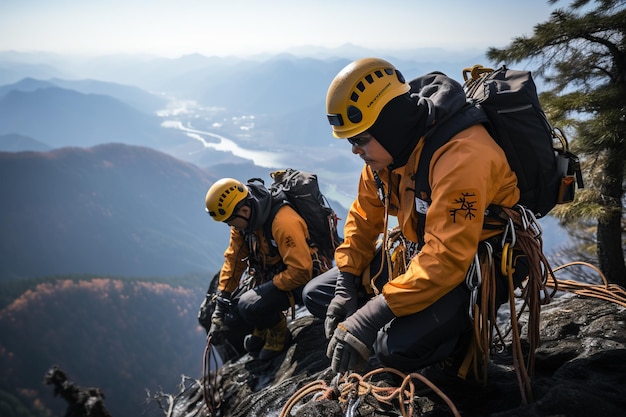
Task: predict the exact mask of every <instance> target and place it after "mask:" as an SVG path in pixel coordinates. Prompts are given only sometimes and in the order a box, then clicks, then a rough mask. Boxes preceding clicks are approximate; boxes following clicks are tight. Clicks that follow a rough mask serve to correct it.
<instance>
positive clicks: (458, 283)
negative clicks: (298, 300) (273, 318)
mask: <svg viewBox="0 0 626 417" xmlns="http://www.w3.org/2000/svg"><path fill="white" fill-rule="evenodd" d="M437 76H438V75H437V74H436V73H433V74H432V77H431V78H432V80H434V82H433V83H432V84H430V85H428V86H427V87H428V88H424V90H423V95H422V94H420V93H419V92H418V93H417V94H411V93H410V92H409V88H410V86H409V84H408V83H407V82H406V81H405V79H404V77H403V76H402V74H401V73H400V72H399V71H398V70H397V69H396V68H395V67H394V66H393V65H392V64H390V63H389V62H387V61H385V60H382V59H376V58H365V59H361V60H357V61H354V62H352V63H351V64H349V65H348V66H346V67H345V68H344V69H343V70H342V71H341V72H339V74H337V76H336V77H335V79H334V80H333V81H332V83H331V84H330V87H329V89H328V93H327V97H326V109H327V113H328V119H329V122H330V124H331V126H332V130H333V135H334V136H335V137H337V138H339V139H348V142H349V143H350V144H351V146H352V152H353V153H354V154H356V155H358V156H359V157H360V158H361V159H363V161H364V162H365V165H364V167H363V170H362V171H361V176H360V180H359V185H358V194H357V197H356V199H355V200H354V202H353V203H352V206H351V207H350V210H349V213H348V216H347V219H346V222H345V227H344V242H343V244H342V245H340V246H339V247H338V249H337V250H336V253H335V260H336V264H337V267H336V268H334V269H331V270H330V271H328V272H326V273H324V274H322V275H320V276H318V277H316V278H315V279H313V280H312V281H311V282H310V283H309V284H307V286H306V287H305V290H304V294H303V297H304V301H305V305H306V306H307V308H308V309H309V310H310V311H311V313H313V314H314V315H316V316H318V317H321V318H324V319H325V330H326V335H327V337H328V338H329V339H330V342H329V344H328V350H327V355H328V356H329V358H330V359H331V364H332V368H333V369H334V370H335V371H338V372H342V371H346V370H359V369H360V368H361V369H362V368H363V367H364V366H365V364H366V362H367V360H368V358H370V355H371V354H372V351H373V352H374V353H375V354H376V357H377V359H378V361H379V362H380V363H382V364H383V365H385V366H391V367H394V368H396V369H401V370H404V371H414V370H417V369H420V368H423V367H425V366H427V365H430V364H434V363H438V362H441V361H443V360H444V359H446V358H448V357H450V355H452V354H453V352H455V351H456V349H458V347H459V344H461V343H462V342H463V340H465V337H464V336H465V335H467V332H468V329H469V325H470V319H469V315H468V308H469V303H470V290H469V289H468V288H467V287H466V285H465V276H466V273H467V271H468V268H469V267H470V263H471V262H472V261H473V259H474V256H475V254H476V252H477V248H478V245H479V242H480V241H483V240H485V239H488V238H490V237H492V236H494V235H497V234H499V233H501V230H488V229H485V228H484V227H483V226H484V224H485V221H486V220H487V219H486V218H485V211H486V209H487V207H488V206H489V205H490V204H496V205H500V206H506V207H512V206H513V205H515V204H516V203H517V201H518V200H519V189H518V187H517V179H516V176H515V174H514V173H513V172H512V170H511V168H510V167H509V164H508V162H507V159H506V156H505V154H504V152H503V151H502V149H501V148H500V147H499V146H498V145H497V144H496V143H495V142H494V140H493V139H492V138H491V136H490V135H489V134H488V133H487V131H486V129H485V128H484V127H483V125H482V124H481V123H482V122H483V121H484V120H485V119H484V114H482V113H481V112H477V113H473V112H475V110H472V109H475V107H474V106H468V109H467V111H466V112H465V114H464V116H457V115H460V114H462V113H463V111H465V107H464V105H465V94H464V92H463V90H462V87H461V86H460V85H459V88H458V89H457V90H454V91H440V92H439V91H437V88H438V87H439V86H438V84H437V82H436V80H437ZM432 80H430V81H432ZM438 93H442V94H438ZM435 104H436V105H435ZM470 107H471V109H470ZM434 109H437V112H436V113H435V111H434ZM447 112H449V114H452V113H453V112H454V117H451V118H450V119H448V120H446V119H447V116H449V114H447ZM457 117H458V119H455V118H457ZM444 120H446V123H448V124H449V123H458V124H459V126H458V129H456V132H457V133H455V134H454V135H453V136H452V138H451V139H450V140H449V141H448V142H447V143H446V144H444V145H443V146H441V147H440V148H439V149H437V150H436V151H435V153H434V155H433V157H432V159H431V160H430V164H429V166H418V162H419V159H420V154H421V152H422V149H423V147H424V139H423V138H424V136H425V134H426V133H427V132H428V131H429V130H430V129H433V128H435V127H439V124H441V123H443V121H444ZM455 120H456V121H455ZM423 169H427V170H429V178H430V187H431V193H430V195H428V194H427V193H425V192H423V191H422V190H418V191H416V182H415V174H416V172H418V170H423ZM388 215H390V216H395V217H397V222H398V226H399V228H400V230H401V232H402V234H403V236H404V238H405V239H406V240H407V241H408V242H409V243H411V244H412V245H413V249H415V250H414V254H413V255H414V256H413V257H412V260H411V262H410V263H409V265H408V267H407V270H406V272H404V273H403V274H401V275H399V276H397V277H391V278H390V277H388V276H387V272H388V268H387V265H384V267H383V268H382V269H381V268H379V267H380V263H381V259H382V257H381V256H377V255H376V253H377V250H376V249H377V241H378V240H379V238H380V235H381V234H383V233H384V232H385V231H386V228H387V218H388V217H387V216H388ZM424 220H426V221H425V223H424ZM378 254H379V255H380V251H379V252H378ZM377 275H378V276H377ZM376 276H377V278H376V279H374V280H372V281H370V279H371V278H372V277H376Z"/></svg>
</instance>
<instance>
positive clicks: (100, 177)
mask: <svg viewBox="0 0 626 417" xmlns="http://www.w3.org/2000/svg"><path fill="white" fill-rule="evenodd" d="M0 177H2V178H3V179H4V180H3V181H2V183H1V184H0V195H2V202H1V203H0V230H2V239H0V257H1V258H2V260H1V262H0V280H6V279H8V278H12V277H21V278H23V277H36V276H44V275H54V274H67V273H101V274H110V275H125V276H175V275H181V274H184V273H188V272H212V271H215V270H217V269H218V268H219V266H220V265H221V254H222V253H223V251H224V249H225V247H226V244H227V242H228V230H227V228H226V227H224V225H222V224H218V223H216V222H214V221H212V220H211V219H210V218H209V217H208V216H207V215H206V213H205V212H204V195H205V193H206V191H207V190H208V188H209V187H210V185H211V184H212V183H213V182H214V181H215V179H216V177H215V176H213V175H211V174H209V173H208V172H206V171H203V170H201V169H199V168H197V167H195V166H193V165H191V164H188V163H185V162H183V161H180V160H177V159H175V158H173V157H171V156H169V155H166V154H163V153H160V152H157V151H155V150H152V149H149V148H144V147H136V146H130V145H125V144H107V145H99V146H96V147H93V148H87V149H83V148H62V149H57V150H54V151H50V152H18V153H8V152H3V153H0Z"/></svg>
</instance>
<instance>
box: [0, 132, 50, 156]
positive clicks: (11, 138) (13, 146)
mask: <svg viewBox="0 0 626 417" xmlns="http://www.w3.org/2000/svg"><path fill="white" fill-rule="evenodd" d="M49 150H50V147H49V146H48V145H46V144H45V143H41V142H39V141H36V140H35V139H33V138H29V137H28V136H23V135H18V134H8V135H0V152H19V151H49Z"/></svg>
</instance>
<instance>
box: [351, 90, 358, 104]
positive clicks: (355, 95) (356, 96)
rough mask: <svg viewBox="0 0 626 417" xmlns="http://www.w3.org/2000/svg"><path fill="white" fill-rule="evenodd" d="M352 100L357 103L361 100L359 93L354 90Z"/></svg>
mask: <svg viewBox="0 0 626 417" xmlns="http://www.w3.org/2000/svg"><path fill="white" fill-rule="evenodd" d="M350 101H353V102H355V103H356V102H358V101H359V95H358V94H357V93H354V92H353V93H352V94H351V95H350Z"/></svg>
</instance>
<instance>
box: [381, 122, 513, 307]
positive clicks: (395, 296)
mask: <svg viewBox="0 0 626 417" xmlns="http://www.w3.org/2000/svg"><path fill="white" fill-rule="evenodd" d="M418 168H419V167H418ZM429 169H430V181H431V190H432V194H431V199H432V203H431V204H430V207H429V208H428V211H427V214H426V225H425V234H424V240H425V244H424V247H423V248H422V250H421V252H420V253H419V254H418V255H417V256H415V257H414V258H413V259H412V260H411V262H410V264H409V267H408V270H407V272H406V273H405V274H403V275H400V276H398V277H396V278H395V279H393V280H392V281H390V282H388V283H387V284H385V286H384V287H383V294H384V296H385V299H386V300H387V302H388V303H389V306H390V307H391V309H392V311H393V312H394V314H395V315H396V316H404V315H408V314H412V313H415V312H417V311H421V310H423V309H425V308H426V307H428V306H429V305H431V304H432V303H434V302H435V301H437V300H438V299H439V298H441V297H442V296H443V295H444V294H446V293H447V292H449V291H450V290H452V289H453V288H454V287H456V286H457V285H459V284H460V283H461V282H463V280H464V278H465V274H466V271H467V269H468V268H469V265H470V263H471V262H472V260H473V258H474V255H475V253H476V250H477V248H478V243H479V241H480V240H481V239H482V238H483V236H482V231H483V230H482V229H483V221H484V212H485V209H486V207H487V206H488V205H489V204H491V203H496V204H501V205H505V206H512V205H514V204H515V203H516V202H517V200H518V199H519V190H518V188H517V179H516V177H515V174H514V173H513V172H512V171H511V169H510V167H509V165H508V163H507V161H506V157H505V155H504V153H503V152H502V150H501V149H500V148H499V147H498V146H497V145H496V144H495V142H493V140H492V139H491V137H489V136H488V134H487V133H486V131H485V130H484V129H483V128H482V127H477V126H475V127H472V128H470V129H466V130H464V131H462V132H460V133H459V134H458V135H457V136H456V137H455V138H453V139H452V140H450V141H449V142H448V143H447V144H446V145H444V146H442V147H441V149H439V150H437V152H436V153H435V154H434V155H433V158H432V160H431V165H430V167H429ZM468 297H469V294H468Z"/></svg>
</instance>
